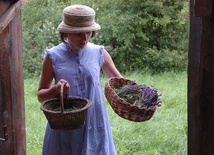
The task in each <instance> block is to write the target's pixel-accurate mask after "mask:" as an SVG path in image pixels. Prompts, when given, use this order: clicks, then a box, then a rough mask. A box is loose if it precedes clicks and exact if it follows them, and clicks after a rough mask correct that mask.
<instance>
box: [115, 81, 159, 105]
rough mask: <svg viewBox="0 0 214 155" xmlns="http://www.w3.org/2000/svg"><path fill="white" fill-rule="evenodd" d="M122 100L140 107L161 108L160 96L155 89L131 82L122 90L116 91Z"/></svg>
mask: <svg viewBox="0 0 214 155" xmlns="http://www.w3.org/2000/svg"><path fill="white" fill-rule="evenodd" d="M114 90H115V92H116V93H117V95H118V96H120V98H122V99H123V100H125V101H126V102H129V103H131V104H133V105H135V106H138V107H145V108H152V107H154V106H161V100H160V98H159V97H160V96H161V95H159V94H158V91H157V90H156V89H155V88H152V87H149V86H147V85H145V84H136V83H135V82H134V81H130V82H129V83H128V84H127V85H124V86H123V87H122V88H120V89H114Z"/></svg>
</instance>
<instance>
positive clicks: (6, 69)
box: [0, 0, 26, 155]
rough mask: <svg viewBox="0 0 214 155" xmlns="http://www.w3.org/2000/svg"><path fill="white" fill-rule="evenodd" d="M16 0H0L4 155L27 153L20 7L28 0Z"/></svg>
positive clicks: (1, 138)
mask: <svg viewBox="0 0 214 155" xmlns="http://www.w3.org/2000/svg"><path fill="white" fill-rule="evenodd" d="M16 1H17V0H16ZM14 2H15V1H14V0H13V1H12V0H9V1H6V0H4V1H3V2H2V1H0V4H1V5H0V10H1V11H0V13H1V14H0V15H1V16H0V154H2V155H25V154H26V134H25V110H24V78H23V58H22V57H23V56H22V28H21V8H22V5H23V4H24V2H25V1H24V0H20V1H17V2H15V3H14ZM11 4H12V5H11Z"/></svg>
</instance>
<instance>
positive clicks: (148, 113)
mask: <svg viewBox="0 0 214 155" xmlns="http://www.w3.org/2000/svg"><path fill="white" fill-rule="evenodd" d="M130 81H131V80H128V79H124V78H117V77H113V78H110V79H108V81H107V83H106V85H105V96H106V99H107V100H108V102H109V104H110V105H111V107H112V109H113V110H114V112H115V113H116V114H118V115H119V116H120V117H122V118H124V119H127V120H130V121H134V122H144V121H147V120H149V119H150V118H152V116H153V114H154V113H155V111H156V106H154V107H153V108H143V107H138V106H135V105H132V104H131V103H128V102H126V101H124V100H123V99H121V98H120V97H119V96H118V95H117V94H116V93H115V91H114V88H116V89H120V88H121V87H123V86H124V85H127V84H128V83H129V82H130ZM136 84H137V83H136Z"/></svg>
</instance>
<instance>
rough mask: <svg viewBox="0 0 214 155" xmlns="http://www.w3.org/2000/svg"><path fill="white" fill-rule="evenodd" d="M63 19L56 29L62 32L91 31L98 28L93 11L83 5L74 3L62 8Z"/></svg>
mask: <svg viewBox="0 0 214 155" xmlns="http://www.w3.org/2000/svg"><path fill="white" fill-rule="evenodd" d="M63 15H64V18H63V21H62V22H61V23H60V24H59V26H58V28H57V30H58V31H59V32H62V33H78V32H91V31H96V30H99V29H100V25H99V24H97V23H96V22H95V11H94V10H93V9H92V8H90V7H88V6H85V5H80V4H75V5H71V6H68V7H66V8H65V9H64V10H63Z"/></svg>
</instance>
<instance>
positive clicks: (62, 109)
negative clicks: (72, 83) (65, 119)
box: [60, 82, 65, 113]
mask: <svg viewBox="0 0 214 155" xmlns="http://www.w3.org/2000/svg"><path fill="white" fill-rule="evenodd" d="M64 85H65V82H63V83H62V85H61V87H60V105H61V113H64V100H63V88H64Z"/></svg>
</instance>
